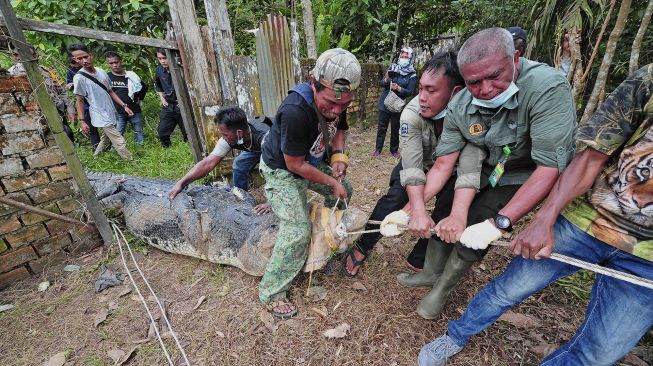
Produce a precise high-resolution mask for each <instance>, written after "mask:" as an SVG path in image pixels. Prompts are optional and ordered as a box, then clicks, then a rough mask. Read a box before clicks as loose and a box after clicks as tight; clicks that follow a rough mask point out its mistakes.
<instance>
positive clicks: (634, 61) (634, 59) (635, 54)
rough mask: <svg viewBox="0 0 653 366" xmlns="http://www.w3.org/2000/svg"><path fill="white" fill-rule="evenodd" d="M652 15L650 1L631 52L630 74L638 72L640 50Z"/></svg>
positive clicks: (652, 4) (652, 7)
mask: <svg viewBox="0 0 653 366" xmlns="http://www.w3.org/2000/svg"><path fill="white" fill-rule="evenodd" d="M651 13H653V0H649V2H648V5H647V6H646V11H645V12H644V17H643V18H642V24H640V25H639V30H638V31H637V35H636V36H635V40H633V48H632V51H631V52H630V62H629V63H628V72H629V73H631V72H633V71H635V70H637V65H638V62H639V50H640V49H641V48H642V39H644V33H646V29H647V28H648V24H649V22H650V21H651Z"/></svg>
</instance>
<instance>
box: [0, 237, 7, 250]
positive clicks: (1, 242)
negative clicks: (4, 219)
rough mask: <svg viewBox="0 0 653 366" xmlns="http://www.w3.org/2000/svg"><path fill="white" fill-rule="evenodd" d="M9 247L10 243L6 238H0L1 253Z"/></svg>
mask: <svg viewBox="0 0 653 366" xmlns="http://www.w3.org/2000/svg"><path fill="white" fill-rule="evenodd" d="M7 249H9V245H8V244H7V242H6V241H5V240H4V239H0V253H3V252H5V251H7Z"/></svg>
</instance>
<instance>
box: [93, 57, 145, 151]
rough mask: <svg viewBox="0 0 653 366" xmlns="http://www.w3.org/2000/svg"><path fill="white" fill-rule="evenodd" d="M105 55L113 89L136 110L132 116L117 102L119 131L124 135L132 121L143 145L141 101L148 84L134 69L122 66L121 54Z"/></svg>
mask: <svg viewBox="0 0 653 366" xmlns="http://www.w3.org/2000/svg"><path fill="white" fill-rule="evenodd" d="M104 57H105V58H106V61H107V65H108V66H109V68H110V69H111V71H110V72H109V80H110V81H111V89H112V90H113V91H114V92H115V93H116V94H117V95H118V97H120V99H121V100H123V101H125V103H126V104H127V105H128V106H129V108H130V109H131V110H132V111H133V112H134V115H133V116H131V117H130V116H128V115H127V113H125V112H124V110H123V109H122V108H119V107H121V106H119V105H118V104H116V110H117V111H118V126H117V127H118V132H120V134H121V135H124V134H125V130H126V129H127V122H130V123H131V125H132V130H133V131H134V140H135V141H136V144H138V145H143V115H142V114H141V101H142V100H143V98H145V93H147V85H145V84H143V83H142V82H141V78H140V77H138V75H136V73H134V72H133V71H125V69H124V68H123V67H122V58H121V57H120V55H119V54H117V53H115V52H113V51H109V52H107V53H105V54H104ZM114 104H115V102H114Z"/></svg>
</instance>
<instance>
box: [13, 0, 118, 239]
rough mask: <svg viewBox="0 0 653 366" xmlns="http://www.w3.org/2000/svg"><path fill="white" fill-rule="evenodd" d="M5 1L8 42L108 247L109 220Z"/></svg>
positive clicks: (32, 52) (23, 36)
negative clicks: (16, 55)
mask: <svg viewBox="0 0 653 366" xmlns="http://www.w3.org/2000/svg"><path fill="white" fill-rule="evenodd" d="M9 1H10V0H0V11H1V12H2V15H3V17H4V20H5V25H6V26H7V30H8V31H9V35H10V36H11V38H12V40H13V42H12V44H13V45H14V47H15V48H16V51H17V52H18V57H19V59H20V62H22V64H23V66H24V67H25V71H26V73H27V78H28V80H29V82H30V84H31V85H32V90H33V91H34V95H35V96H36V100H37V102H38V104H39V108H41V112H42V113H43V115H44V116H45V119H46V121H47V124H48V127H49V128H50V130H51V131H52V133H53V135H54V140H55V141H56V143H57V146H58V147H59V148H60V149H61V152H62V153H63V156H64V159H65V160H66V164H68V168H69V169H70V173H71V175H72V177H73V179H74V180H75V182H76V183H77V187H79V192H80V194H81V195H82V198H83V199H84V201H85V202H86V207H87V208H88V211H89V213H90V214H91V217H93V221H95V226H97V228H98V231H99V232H100V235H101V236H102V240H103V241H104V245H105V247H109V246H110V245H111V243H112V242H113V233H112V231H111V226H110V225H109V221H108V220H107V217H106V216H105V215H104V212H103V211H102V206H101V205H100V203H99V202H98V201H97V198H96V197H95V191H94V190H93V187H91V184H90V183H89V181H88V178H87V177H86V174H85V172H84V167H83V166H82V163H81V162H80V161H79V158H78V157H77V154H76V153H75V148H74V146H73V143H72V142H71V141H70V140H69V139H68V137H67V136H66V134H65V133H64V131H63V124H62V122H61V117H59V113H58V112H57V107H55V105H54V102H53V101H52V99H51V98H50V95H49V94H48V91H47V90H46V88H45V84H44V81H43V75H41V71H40V67H39V64H38V60H37V59H36V55H35V52H34V49H33V48H32V47H31V46H29V44H28V43H27V39H25V35H24V34H23V31H22V30H21V28H20V26H19V25H18V19H17V18H16V14H15V13H14V9H13V8H12V7H11V4H10V2H9Z"/></svg>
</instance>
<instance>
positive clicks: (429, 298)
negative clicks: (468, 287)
mask: <svg viewBox="0 0 653 366" xmlns="http://www.w3.org/2000/svg"><path fill="white" fill-rule="evenodd" d="M472 264H474V262H473V261H465V260H462V259H461V258H460V257H459V256H458V253H457V252H456V251H453V252H452V253H451V255H449V260H448V261H447V264H446V265H445V267H444V271H443V272H442V275H440V278H439V279H438V281H437V282H436V284H435V285H434V286H433V289H432V290H431V291H430V292H429V293H428V294H426V296H424V298H423V299H422V301H420V302H419V305H417V313H418V314H419V315H420V316H421V317H422V318H424V319H435V318H436V317H437V316H438V315H439V314H440V312H441V311H442V309H443V308H444V305H445V304H446V303H447V299H448V298H449V294H450V293H451V290H453V288H454V287H456V285H457V284H458V282H460V279H461V278H463V276H465V273H467V271H469V269H470V268H471V267H472Z"/></svg>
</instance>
